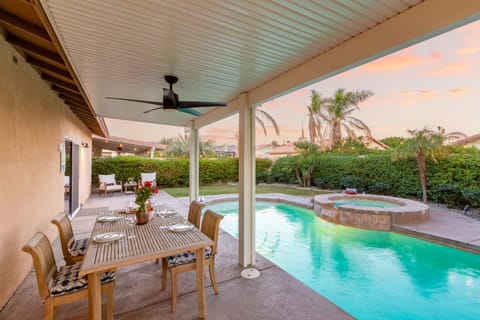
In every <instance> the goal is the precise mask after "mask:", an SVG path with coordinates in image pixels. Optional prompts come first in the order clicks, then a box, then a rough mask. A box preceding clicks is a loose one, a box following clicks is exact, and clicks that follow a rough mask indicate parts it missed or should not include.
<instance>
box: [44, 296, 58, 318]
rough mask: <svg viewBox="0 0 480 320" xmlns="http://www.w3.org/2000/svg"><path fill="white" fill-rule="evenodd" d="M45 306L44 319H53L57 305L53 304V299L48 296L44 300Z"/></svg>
mask: <svg viewBox="0 0 480 320" xmlns="http://www.w3.org/2000/svg"><path fill="white" fill-rule="evenodd" d="M44 304H45V307H44V308H43V310H44V311H43V319H45V320H53V317H54V316H55V306H54V304H53V299H52V298H51V297H50V298H47V300H45V302H44Z"/></svg>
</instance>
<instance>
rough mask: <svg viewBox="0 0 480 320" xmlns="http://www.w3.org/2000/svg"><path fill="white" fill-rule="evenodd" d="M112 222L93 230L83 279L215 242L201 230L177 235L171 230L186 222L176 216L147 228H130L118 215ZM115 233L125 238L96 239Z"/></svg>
mask: <svg viewBox="0 0 480 320" xmlns="http://www.w3.org/2000/svg"><path fill="white" fill-rule="evenodd" d="M117 216H118V217H119V219H118V220H117V221H113V222H99V221H98V220H97V222H96V223H95V226H94V227H93V231H92V234H91V238H90V244H89V247H88V250H87V253H86V255H85V258H84V261H83V264H82V268H81V269H80V276H83V275H86V274H89V273H97V272H103V271H107V270H112V269H117V268H119V267H122V266H127V265H132V264H136V263H140V262H144V261H149V260H155V259H158V258H162V257H166V256H170V255H174V254H180V253H183V252H187V251H193V250H196V249H199V248H205V247H207V246H210V245H212V244H213V241H212V240H211V239H210V238H208V237H207V236H206V235H204V234H203V233H202V232H200V230H198V229H196V228H193V229H192V230H190V231H185V232H174V231H171V230H170V229H169V228H168V226H169V225H172V224H175V223H181V222H184V221H185V218H183V217H181V216H179V215H174V216H170V217H166V218H160V217H158V216H155V217H154V219H153V220H151V221H150V222H148V223H147V224H144V225H135V226H133V227H132V226H129V225H128V224H127V223H126V220H125V218H126V217H128V216H129V215H125V214H119V215H117ZM106 232H115V233H121V234H123V236H122V238H121V239H120V240H117V241H112V242H106V243H98V242H96V241H94V240H93V239H94V237H95V236H96V235H98V234H101V233H106Z"/></svg>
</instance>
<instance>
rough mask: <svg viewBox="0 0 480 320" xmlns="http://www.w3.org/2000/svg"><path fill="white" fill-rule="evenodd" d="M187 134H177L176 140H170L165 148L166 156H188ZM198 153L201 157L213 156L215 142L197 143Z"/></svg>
mask: <svg viewBox="0 0 480 320" xmlns="http://www.w3.org/2000/svg"><path fill="white" fill-rule="evenodd" d="M188 139H189V137H188V134H185V135H183V136H182V135H181V134H179V135H178V137H177V138H172V139H171V141H170V143H169V144H168V146H167V151H166V154H167V156H169V157H188V155H189V144H188ZM198 143H199V151H200V156H201V157H208V156H213V155H215V150H214V145H215V141H213V140H207V141H202V140H200V141H199V142H198Z"/></svg>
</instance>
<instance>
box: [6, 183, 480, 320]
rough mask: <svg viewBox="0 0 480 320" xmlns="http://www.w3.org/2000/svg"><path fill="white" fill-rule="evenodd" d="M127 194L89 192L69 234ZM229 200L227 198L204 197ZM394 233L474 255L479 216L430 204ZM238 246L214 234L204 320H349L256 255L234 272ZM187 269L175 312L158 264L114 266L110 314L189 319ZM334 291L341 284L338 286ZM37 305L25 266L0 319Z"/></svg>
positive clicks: (175, 204) (168, 200)
mask: <svg viewBox="0 0 480 320" xmlns="http://www.w3.org/2000/svg"><path fill="white" fill-rule="evenodd" d="M133 198H134V197H133V194H114V195H109V196H107V197H98V196H96V195H92V197H90V199H89V200H88V201H87V202H86V203H85V205H84V206H83V208H82V210H81V211H80V212H79V213H78V214H77V215H76V216H75V217H74V218H73V220H72V223H73V228H74V231H75V235H76V237H86V236H88V235H89V234H90V231H91V229H92V227H93V224H94V223H95V218H96V214H97V213H98V212H101V211H103V210H107V209H120V208H124V207H125V205H126V203H127V202H128V201H132V200H133ZM206 198H207V199H206V200H207V201H211V200H214V199H220V198H222V199H225V198H235V195H224V196H215V197H206ZM258 198H259V199H269V200H277V199H279V198H282V199H286V200H288V202H290V203H295V204H297V205H300V206H303V207H308V206H309V205H310V206H311V201H310V199H309V198H302V197H293V196H285V195H278V194H272V195H259V196H258ZM158 203H162V204H166V205H167V206H168V207H171V208H174V209H176V210H177V211H178V212H179V213H180V214H182V215H184V216H186V212H187V209H188V199H186V198H179V199H177V198H173V197H171V196H169V195H168V194H166V193H164V192H160V193H159V195H158V196H157V204H158ZM395 229H396V231H399V232H403V233H409V234H412V235H415V236H420V237H423V238H427V239H431V240H434V241H442V242H447V243H448V244H450V245H453V246H459V247H464V248H467V249H469V250H471V251H474V252H477V253H479V252H480V221H477V220H474V219H472V218H469V217H465V216H462V215H460V214H458V210H450V209H446V208H444V207H442V206H438V205H433V206H431V219H430V221H429V222H426V223H422V224H416V225H403V226H400V225H399V226H395ZM53 244H54V249H55V255H56V257H57V258H58V264H63V260H62V259H61V255H62V254H61V250H60V246H59V241H58V239H57V240H55V241H54V243H53ZM237 257H238V243H237V240H236V239H235V238H233V237H232V236H230V235H229V234H227V233H226V232H224V231H221V233H220V237H219V248H218V256H217V258H216V275H217V281H218V285H219V290H220V294H219V295H215V294H214V292H213V289H212V288H211V286H210V281H209V279H208V276H207V280H206V284H207V286H208V287H207V288H206V291H205V292H206V298H207V313H208V319H229V320H235V319H353V317H351V316H350V315H348V314H347V313H346V312H344V311H343V310H342V309H340V308H339V307H337V306H336V305H334V304H333V303H332V302H330V301H328V300H327V299H326V298H324V297H323V296H321V295H319V294H317V293H316V292H314V291H313V290H311V289H310V288H309V287H307V286H306V285H304V284H302V283H301V282H299V281H298V280H296V279H295V278H293V277H292V276H291V275H289V274H288V273H286V272H285V271H283V270H282V269H280V268H279V267H277V266H276V265H274V264H273V263H271V262H270V261H269V260H267V259H266V258H264V257H262V256H261V255H257V264H256V268H258V269H259V270H260V271H261V276H260V277H259V278H257V279H254V280H247V279H243V278H241V277H240V271H241V270H242V269H241V267H240V266H239V264H238V258H237ZM194 277H195V275H194V273H193V272H189V273H183V274H181V275H180V276H179V283H178V287H179V299H178V305H177V311H176V312H175V313H173V314H172V313H170V298H169V292H170V291H169V290H170V289H169V287H167V290H165V291H161V290H160V286H161V267H160V265H157V264H155V262H154V261H152V262H147V263H143V264H138V265H133V266H129V267H125V268H121V269H119V270H118V271H117V278H116V279H117V280H116V281H117V283H116V287H115V305H114V315H115V319H157V318H160V319H197V318H198V317H197V303H196V293H195V278H194ZM339 290H341V288H339ZM87 308H88V306H87V301H86V300H83V301H79V302H76V303H72V304H70V305H65V306H61V307H60V308H58V311H57V314H56V317H55V319H87V313H88V312H87V311H88V309H87ZM42 314H43V305H42V304H41V301H40V297H39V295H38V290H37V283H36V278H35V273H34V271H32V272H31V273H30V274H29V275H28V276H27V278H26V279H25V281H24V282H23V283H22V285H21V286H20V287H19V289H18V290H17V292H16V293H15V294H14V295H13V296H12V298H11V299H10V301H9V302H8V303H7V305H6V306H5V307H4V308H3V309H2V310H1V312H0V319H39V318H41V315H42Z"/></svg>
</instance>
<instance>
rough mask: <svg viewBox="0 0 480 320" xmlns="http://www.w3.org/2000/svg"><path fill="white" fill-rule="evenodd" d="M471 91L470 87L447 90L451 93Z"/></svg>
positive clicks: (458, 93)
mask: <svg viewBox="0 0 480 320" xmlns="http://www.w3.org/2000/svg"><path fill="white" fill-rule="evenodd" d="M470 91H472V89H471V88H456V89H450V90H448V94H451V95H460V94H465V93H468V92H470Z"/></svg>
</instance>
